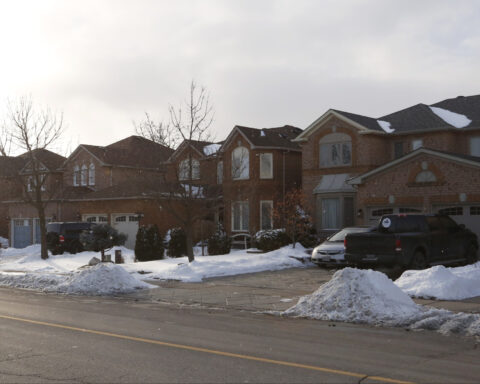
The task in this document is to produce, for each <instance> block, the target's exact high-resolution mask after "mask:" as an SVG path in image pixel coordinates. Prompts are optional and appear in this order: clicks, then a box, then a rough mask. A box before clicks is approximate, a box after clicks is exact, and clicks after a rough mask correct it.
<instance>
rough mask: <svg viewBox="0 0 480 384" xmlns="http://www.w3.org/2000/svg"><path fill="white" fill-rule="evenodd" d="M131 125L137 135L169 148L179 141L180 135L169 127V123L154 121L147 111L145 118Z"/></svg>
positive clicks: (176, 144)
mask: <svg viewBox="0 0 480 384" xmlns="http://www.w3.org/2000/svg"><path fill="white" fill-rule="evenodd" d="M133 126H134V127H135V133H136V134H137V135H139V136H142V137H145V138H146V139H149V140H152V141H153V142H155V143H158V144H162V145H164V146H166V147H169V148H176V147H177V146H178V144H179V142H180V141H181V136H180V135H179V134H178V132H176V131H175V130H173V129H171V127H170V124H169V123H164V122H162V121H160V122H155V121H154V120H153V119H152V118H151V117H150V115H149V113H148V112H145V118H144V119H143V120H141V121H140V122H138V123H137V122H135V121H134V122H133Z"/></svg>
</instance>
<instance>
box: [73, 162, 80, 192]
mask: <svg viewBox="0 0 480 384" xmlns="http://www.w3.org/2000/svg"><path fill="white" fill-rule="evenodd" d="M79 178H80V168H79V167H78V165H75V166H74V167H73V185H74V186H75V187H78V185H79V183H78V182H79Z"/></svg>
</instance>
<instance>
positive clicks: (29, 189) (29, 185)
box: [27, 176, 33, 192]
mask: <svg viewBox="0 0 480 384" xmlns="http://www.w3.org/2000/svg"><path fill="white" fill-rule="evenodd" d="M32 190H33V177H32V176H28V179H27V192H32Z"/></svg>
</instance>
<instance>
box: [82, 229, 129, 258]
mask: <svg viewBox="0 0 480 384" xmlns="http://www.w3.org/2000/svg"><path fill="white" fill-rule="evenodd" d="M126 240H127V236H125V235H124V234H123V233H118V231H117V230H116V229H115V228H112V227H111V226H110V225H108V224H97V225H94V226H93V227H92V229H91V230H90V231H88V232H83V233H82V234H81V235H80V242H81V243H82V245H83V247H84V248H85V250H87V251H94V252H102V256H103V255H104V254H105V251H106V250H109V249H111V248H113V247H114V246H116V245H123V244H125V241H126Z"/></svg>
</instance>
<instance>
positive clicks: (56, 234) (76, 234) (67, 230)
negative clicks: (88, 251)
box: [47, 222, 94, 255]
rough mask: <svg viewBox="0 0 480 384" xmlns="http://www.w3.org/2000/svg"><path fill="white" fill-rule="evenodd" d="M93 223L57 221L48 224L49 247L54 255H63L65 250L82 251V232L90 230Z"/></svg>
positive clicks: (70, 251)
mask: <svg viewBox="0 0 480 384" xmlns="http://www.w3.org/2000/svg"><path fill="white" fill-rule="evenodd" d="M93 225H94V224H93V223H86V222H55V223H48V224H47V248H48V250H49V251H50V252H52V255H61V254H62V253H63V252H69V253H77V252H82V251H83V250H84V249H83V245H82V243H81V242H80V234H81V233H82V232H83V231H89V230H90V229H91V228H92V226H93Z"/></svg>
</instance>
